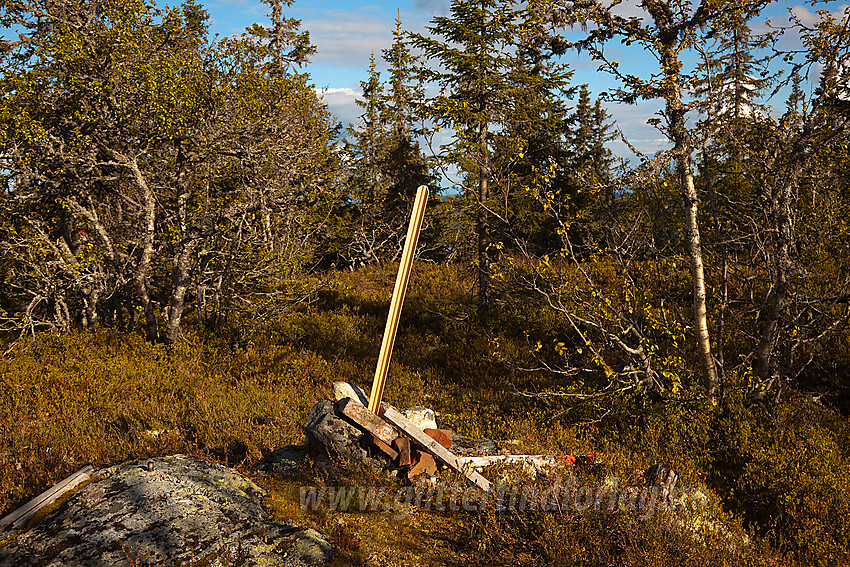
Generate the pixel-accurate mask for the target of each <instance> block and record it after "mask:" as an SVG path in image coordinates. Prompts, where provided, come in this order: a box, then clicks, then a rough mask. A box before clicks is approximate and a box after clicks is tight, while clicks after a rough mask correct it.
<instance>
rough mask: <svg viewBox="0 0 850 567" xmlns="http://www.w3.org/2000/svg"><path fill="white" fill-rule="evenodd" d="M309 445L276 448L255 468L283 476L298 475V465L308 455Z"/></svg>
mask: <svg viewBox="0 0 850 567" xmlns="http://www.w3.org/2000/svg"><path fill="white" fill-rule="evenodd" d="M308 450H309V447H307V445H287V446H286V447H280V448H279V449H275V450H274V451H272V452H271V453H269V454H268V455H266V456H265V457H263V458H262V459H261V460H260V461H259V462H258V463H257V464H256V465H254V468H255V469H256V470H259V471H263V472H265V473H268V474H274V475H277V476H282V477H291V476H296V475H297V474H298V472H299V470H298V467H299V465H300V463H301V461H302V460H303V459H304V457H306V456H307V451H308Z"/></svg>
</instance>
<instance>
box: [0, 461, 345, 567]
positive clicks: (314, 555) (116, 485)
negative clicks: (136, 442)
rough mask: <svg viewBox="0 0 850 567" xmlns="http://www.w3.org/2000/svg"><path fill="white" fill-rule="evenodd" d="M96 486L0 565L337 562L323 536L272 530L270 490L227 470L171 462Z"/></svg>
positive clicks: (115, 475)
mask: <svg viewBox="0 0 850 567" xmlns="http://www.w3.org/2000/svg"><path fill="white" fill-rule="evenodd" d="M94 478H95V479H97V478H100V480H96V481H95V482H92V483H91V484H88V485H86V486H84V487H83V488H81V489H80V490H78V491H77V492H75V493H74V494H72V495H71V497H70V498H69V499H68V500H66V501H65V502H64V503H63V504H61V505H60V506H59V507H58V508H56V509H55V510H53V511H52V512H51V513H50V514H48V515H47V516H46V517H45V518H44V519H43V520H42V521H41V522H40V523H39V524H38V525H37V526H35V527H33V528H32V529H30V530H28V531H25V532H21V533H19V534H17V535H15V536H13V537H12V538H11V539H10V540H9V541H7V542H6V543H5V544H4V545H2V546H0V566H3V567H6V566H8V567H13V566H15V567H17V566H22V565H28V566H33V567H61V566H74V567H107V566H119V567H120V566H130V565H135V564H142V565H148V564H150V565H177V564H185V563H188V562H192V563H193V564H194V563H195V562H203V563H204V564H205V565H210V566H223V565H234V564H238V565H245V566H254V567H259V566H265V565H288V566H303V565H321V564H324V563H327V562H328V561H330V559H331V558H332V557H333V555H334V548H333V546H332V545H331V544H330V543H328V541H327V539H326V538H325V537H324V536H322V535H321V534H320V533H319V532H316V531H314V530H301V529H299V528H297V527H295V526H290V525H286V524H280V523H278V522H275V521H274V520H273V519H272V518H271V516H269V514H268V513H266V512H265V510H263V508H262V506H261V505H260V501H261V499H262V498H263V496H264V495H265V492H264V491H263V490H262V489H261V488H259V487H258V486H257V485H255V484H254V483H253V482H251V481H250V480H248V479H246V478H245V477H243V476H241V475H240V474H238V473H237V472H236V471H234V470H233V469H229V468H226V467H223V466H221V465H216V464H211V463H207V462H204V461H200V460H197V459H193V458H191V457H187V456H184V455H174V456H170V457H159V458H155V459H149V460H144V461H140V462H133V463H125V464H124V465H120V466H117V467H113V468H111V469H106V470H103V471H98V473H96V474H95V476H94ZM134 562H135V563H134Z"/></svg>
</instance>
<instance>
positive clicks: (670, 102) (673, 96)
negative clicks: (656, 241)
mask: <svg viewBox="0 0 850 567" xmlns="http://www.w3.org/2000/svg"><path fill="white" fill-rule="evenodd" d="M647 8H648V9H649V10H650V13H651V14H652V16H653V19H654V20H655V23H656V25H657V26H658V28H659V30H660V32H661V33H660V34H659V38H661V39H662V45H661V47H660V48H659V54H660V55H661V68H662V69H663V70H664V74H665V77H664V85H665V86H664V91H663V96H664V100H665V112H666V114H667V117H668V120H669V124H670V130H669V136H670V139H671V141H672V142H673V155H674V156H675V157H676V173H677V176H678V178H679V182H680V183H681V184H682V191H683V193H684V197H685V228H686V239H687V242H686V246H687V250H688V256H689V257H690V260H691V278H692V280H693V290H694V327H695V329H696V341H697V350H698V353H699V361H700V366H702V372H703V379H704V381H705V387H706V389H707V390H708V393H709V395H710V396H712V397H714V396H715V395H716V394H717V390H718V388H719V380H718V378H717V368H716V367H715V364H714V358H713V357H712V355H711V338H710V336H709V332H708V314H707V309H706V297H705V269H704V267H703V259H702V242H701V240H700V230H699V194H698V193H697V189H696V185H694V174H693V168H692V164H691V153H692V152H693V147H694V146H693V142H692V140H691V137H690V134H689V133H688V129H687V124H686V123H685V113H686V112H687V108H686V106H685V105H684V103H683V102H682V77H681V72H680V69H681V67H682V65H681V62H680V61H679V58H678V54H679V45H678V43H677V42H678V31H676V30H672V29H670V22H671V19H670V18H671V15H672V14H671V13H670V11H669V8H668V7H667V6H666V5H665V4H663V3H661V2H653V3H647Z"/></svg>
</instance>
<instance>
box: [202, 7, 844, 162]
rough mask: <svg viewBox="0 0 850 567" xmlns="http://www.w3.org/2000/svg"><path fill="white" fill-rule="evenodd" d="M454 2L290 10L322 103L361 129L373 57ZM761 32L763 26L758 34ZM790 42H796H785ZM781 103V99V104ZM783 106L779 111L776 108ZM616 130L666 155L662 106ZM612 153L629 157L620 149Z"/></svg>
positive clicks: (629, 116)
mask: <svg viewBox="0 0 850 567" xmlns="http://www.w3.org/2000/svg"><path fill="white" fill-rule="evenodd" d="M198 2H199V3H200V4H202V5H203V6H204V7H205V8H206V9H207V10H208V11H209V12H210V15H211V18H212V26H211V31H212V32H213V33H218V34H221V35H231V34H237V33H241V32H242V31H243V30H244V28H245V27H246V26H248V25H250V24H251V23H254V22H259V23H267V22H268V17H267V14H268V12H269V8H268V6H267V5H265V4H263V3H261V2H260V1H259V0H198ZM449 5H450V1H449V0H407V1H401V0H347V1H342V0H325V1H321V2H320V1H315V0H296V1H295V3H294V4H293V5H292V6H290V7H288V8H285V9H284V14H285V15H286V16H288V17H294V18H298V19H300V20H301V21H302V29H306V30H309V31H310V36H311V39H312V41H313V43H314V44H315V45H316V47H317V53H316V55H315V56H313V58H312V60H311V62H310V63H309V65H308V66H307V67H306V70H307V71H308V72H309V73H310V75H311V77H312V80H313V82H314V83H315V85H316V87H317V88H318V89H324V95H323V96H324V99H325V101H326V102H327V104H328V106H329V108H330V109H331V111H333V112H334V114H336V116H337V117H338V119H339V121H340V122H342V123H343V124H345V125H348V123H350V122H356V120H357V116H358V114H359V111H360V109H359V107H357V106H356V105H355V104H354V99H355V98H356V97H357V96H359V95H360V83H359V82H360V81H361V80H363V79H364V78H365V77H366V69H367V67H368V64H369V56H370V54H371V53H372V52H374V53H375V55H376V58H377V59H378V60H379V64H380V63H381V61H380V52H381V49H384V48H386V47H388V46H389V44H390V41H391V39H392V30H393V29H394V27H395V23H394V22H395V18H396V15H397V14H400V16H401V19H402V23H403V26H404V28H405V29H408V30H413V31H420V32H424V28H425V26H426V25H428V23H429V22H430V20H431V19H432V18H433V17H434V16H435V15H447V14H448V13H449ZM845 6H846V5H836V4H832V5H831V6H830V10H831V11H832V12H833V13H836V12H842V11H843V10H844V8H845ZM620 10H621V11H622V12H623V13H625V14H632V13H634V14H639V13H640V9H639V8H638V7H637V1H636V0H625V1H624V2H623V3H622V4H621V5H620ZM789 10H793V11H794V12H795V13H796V14H798V15H800V16H802V17H803V19H804V20H808V21H812V20H813V18H814V16H813V15H812V12H811V7H809V6H804V5H802V3H798V2H775V3H774V4H773V5H772V6H771V7H770V8H769V9H768V10H767V11H766V14H767V15H769V16H771V18H772V20H773V21H774V22H787V18H788V12H789ZM754 27H758V26H754ZM787 41H792V42H793V38H791V39H788V40H786V42H787ZM623 49H624V48H620V49H619V53H617V52H614V53H612V54H613V55H614V56H615V57H616V58H617V60H619V61H621V62H623V63H624V64H625V65H627V66H628V67H627V68H628V69H629V70H630V71H634V70H641V69H646V71H647V72H650V71H652V70H654V69H653V67H655V69H657V67H656V63H655V62H654V60H653V59H651V58H648V57H647V56H646V54H645V53H643V52H641V51H639V50H631V51H624V50H623ZM567 62H568V63H569V64H570V66H571V67H572V68H573V69H574V70H575V76H574V77H573V83H574V84H576V85H579V84H582V83H587V84H588V85H589V86H590V89H591V91H592V92H594V93H597V94H598V93H600V92H602V91H604V90H606V89H608V88H611V87H613V86H614V84H615V83H614V81H613V80H612V78H611V77H610V76H608V75H607V74H604V73H600V72H598V71H596V64H595V63H594V62H592V61H590V60H589V59H588V58H587V57H584V56H582V57H578V56H575V55H571V56H570V57H569V58H567ZM781 100H782V99H780V102H781ZM777 104H778V103H777ZM607 108H608V111H609V112H610V113H611V115H612V117H613V118H614V120H616V122H617V125H618V126H619V127H620V128H621V130H622V131H623V132H624V134H625V135H626V136H627V137H628V138H629V140H630V142H631V143H632V144H633V145H634V146H635V147H637V148H638V149H639V150H641V151H643V152H645V153H648V154H653V153H655V152H656V151H658V150H660V149H663V148H666V147H667V144H666V141H665V140H664V139H663V137H662V135H661V134H660V133H659V132H657V131H656V130H655V129H654V128H653V127H651V126H648V125H647V124H646V120H647V119H648V118H651V117H652V115H653V114H654V113H655V112H656V111H657V110H658V108H659V103H657V102H643V103H639V104H636V105H629V106H625V105H614V104H611V105H607ZM612 149H614V151H615V152H617V153H621V154H623V155H625V154H626V153H628V150H626V148H625V146H624V145H623V144H622V143H614V144H613V145H612Z"/></svg>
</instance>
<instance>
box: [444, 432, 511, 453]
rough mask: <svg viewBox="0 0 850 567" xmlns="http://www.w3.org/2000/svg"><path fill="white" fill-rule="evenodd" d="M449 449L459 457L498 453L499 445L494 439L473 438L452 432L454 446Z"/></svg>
mask: <svg viewBox="0 0 850 567" xmlns="http://www.w3.org/2000/svg"><path fill="white" fill-rule="evenodd" d="M449 451H451V452H452V453H454V454H455V455H457V456H459V457H476V456H479V455H497V454H498V453H499V446H498V445H497V444H496V442H495V441H493V440H492V439H472V438H470V437H463V436H462V435H454V434H452V446H451V448H450V449H449Z"/></svg>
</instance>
